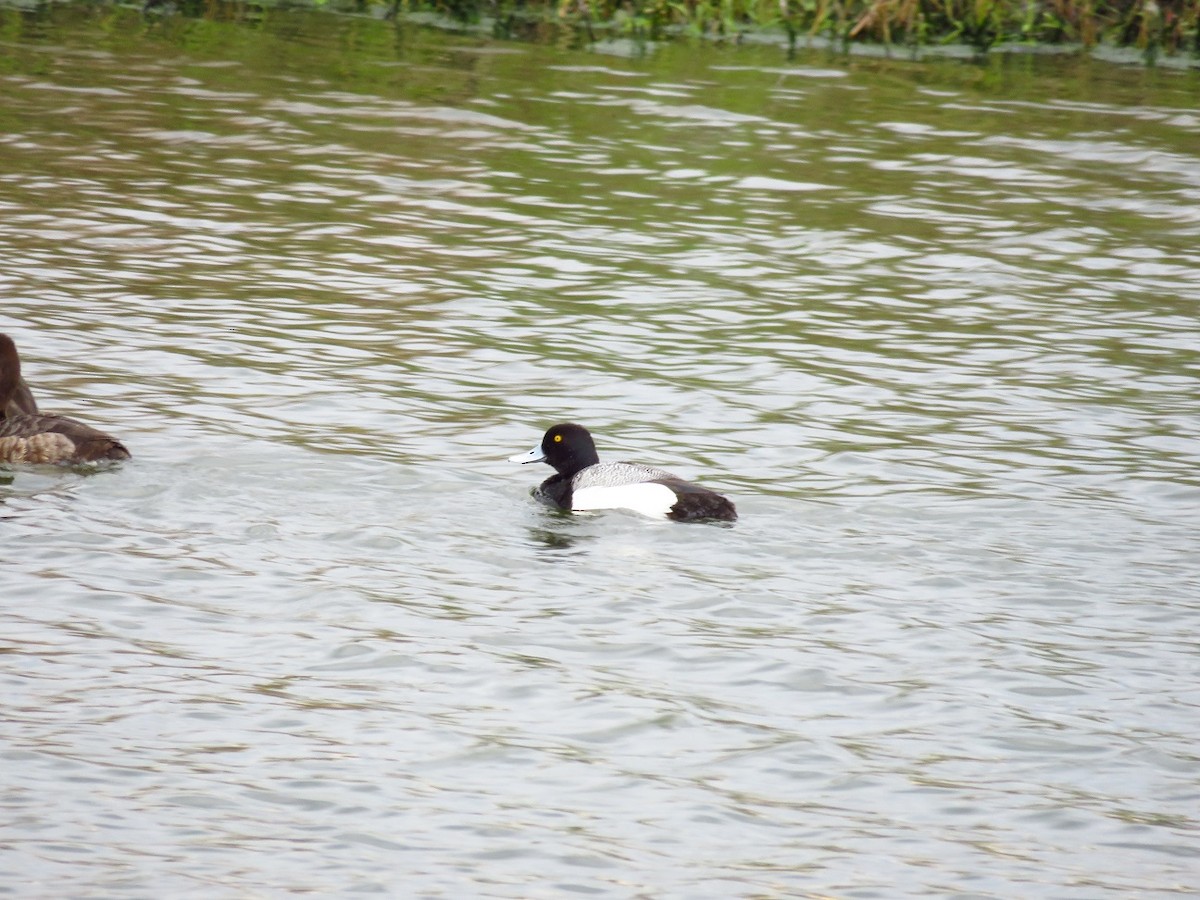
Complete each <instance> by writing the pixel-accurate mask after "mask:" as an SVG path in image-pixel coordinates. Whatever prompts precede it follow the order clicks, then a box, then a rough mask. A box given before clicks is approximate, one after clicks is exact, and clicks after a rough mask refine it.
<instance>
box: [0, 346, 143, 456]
mask: <svg viewBox="0 0 1200 900" xmlns="http://www.w3.org/2000/svg"><path fill="white" fill-rule="evenodd" d="M108 459H129V451H128V450H126V449H125V445H124V444H122V443H121V442H120V441H118V440H117V439H116V438H114V437H112V436H111V435H107V434H105V433H104V432H103V431H97V430H96V429H95V428H92V427H91V426H90V425H84V424H83V423H82V422H76V421H75V420H74V419H68V418H67V417H66V416H58V415H54V414H53V413H40V412H38V408H37V401H35V400H34V399H33V394H32V393H31V392H30V390H29V385H27V384H26V383H25V379H24V378H22V377H21V358H20V357H19V356H18V355H17V345H16V344H14V343H13V341H12V338H10V337H9V336H8V335H7V334H0V462H12V463H66V464H71V463H86V462H98V461H100V460H108Z"/></svg>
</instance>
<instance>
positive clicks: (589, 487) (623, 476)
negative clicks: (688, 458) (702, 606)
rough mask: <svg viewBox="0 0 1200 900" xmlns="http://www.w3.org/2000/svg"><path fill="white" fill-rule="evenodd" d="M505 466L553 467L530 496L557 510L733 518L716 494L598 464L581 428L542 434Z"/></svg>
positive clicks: (635, 466) (624, 466)
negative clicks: (537, 441) (531, 445)
mask: <svg viewBox="0 0 1200 900" xmlns="http://www.w3.org/2000/svg"><path fill="white" fill-rule="evenodd" d="M509 462H519V463H534V462H544V463H547V464H549V465H551V466H553V467H554V469H555V471H556V472H557V473H558V474H557V475H551V476H550V477H549V478H547V479H546V480H545V481H543V482H542V483H541V485H540V486H539V487H538V489H537V491H536V492H535V496H537V498H538V499H539V500H542V501H543V502H545V503H549V504H551V505H553V506H557V507H559V508H560V509H571V510H592V509H631V510H634V511H635V512H639V513H642V514H643V515H647V516H653V517H655V518H661V517H666V518H669V519H677V520H680V521H687V520H690V519H724V520H726V521H730V522H732V521H733V520H734V519H736V518H737V510H736V509H734V506H733V504H732V503H731V502H730V501H729V500H727V499H726V498H725V497H722V496H721V495H720V494H718V493H715V492H714V491H710V490H709V489H708V488H703V487H700V486H699V485H698V484H692V483H691V482H689V481H684V480H683V479H682V478H680V477H679V476H678V475H673V474H671V473H670V472H667V471H665V470H663V469H656V468H655V467H653V466H645V465H642V464H641V463H629V462H615V463H602V462H600V457H599V455H598V454H597V453H596V444H595V442H594V441H593V440H592V436H591V434H590V433H589V432H588V430H587V429H586V428H584V427H583V426H582V425H575V424H571V423H564V424H562V425H555V426H554V427H553V428H551V429H550V430H549V431H547V432H546V434H545V437H543V438H542V442H541V444H539V445H538V446H536V447H534V448H533V449H532V450H530V451H529V452H528V453H519V454H517V455H516V456H510V457H509Z"/></svg>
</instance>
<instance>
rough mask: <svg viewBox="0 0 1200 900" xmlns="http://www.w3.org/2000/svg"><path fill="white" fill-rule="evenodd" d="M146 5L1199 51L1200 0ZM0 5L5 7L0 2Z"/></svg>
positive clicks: (529, 33) (553, 33)
mask: <svg viewBox="0 0 1200 900" xmlns="http://www.w3.org/2000/svg"><path fill="white" fill-rule="evenodd" d="M137 2H143V3H144V4H145V6H144V7H143V10H144V11H145V12H146V13H147V14H149V15H158V14H161V13H163V12H168V13H170V12H178V13H182V14H184V15H185V16H188V17H190V18H200V19H213V20H222V19H243V18H245V17H246V16H247V15H249V16H251V17H253V16H254V11H255V10H264V9H266V8H270V7H308V8H321V9H329V10H331V11H332V10H339V11H349V12H357V13H364V12H367V13H370V12H374V13H375V14H378V15H386V16H388V17H389V18H392V17H400V18H406V19H410V18H411V19H416V20H418V21H429V22H431V24H439V23H440V24H443V25H454V24H458V25H460V26H470V27H473V28H476V29H485V30H489V31H490V32H492V33H493V34H494V35H495V36H498V37H522V38H532V39H543V40H557V41H560V40H562V39H563V38H564V36H566V37H567V38H568V39H569V40H570V41H572V42H573V43H586V42H588V41H592V40H596V39H598V38H601V37H612V36H624V37H635V38H640V39H648V40H658V39H661V38H666V37H673V36H689V35H690V36H697V37H709V38H716V39H724V40H741V39H746V38H748V37H749V36H755V37H759V38H761V37H762V36H764V35H767V36H769V35H771V34H774V35H776V36H779V35H783V36H784V38H785V39H786V41H787V42H788V44H789V45H790V46H792V47H796V46H798V45H801V44H805V43H815V44H817V45H825V46H830V47H834V48H837V49H843V50H844V49H848V48H849V47H850V46H851V45H852V44H870V43H873V44H877V45H885V46H905V47H913V48H919V47H930V46H934V45H942V44H956V45H963V46H967V47H971V48H974V49H975V50H977V51H986V50H988V49H990V48H992V47H995V46H998V45H1024V46H1031V47H1034V46H1036V47H1046V46H1062V47H1072V46H1074V47H1083V48H1085V49H1088V48H1093V47H1097V46H1109V47H1120V48H1137V49H1139V50H1141V52H1142V54H1143V56H1144V58H1145V59H1146V61H1147V62H1150V63H1153V62H1154V61H1155V59H1156V58H1157V57H1158V56H1159V55H1160V54H1165V55H1185V56H1192V57H1195V58H1196V59H1198V60H1200V0H137ZM0 5H6V4H5V0H0Z"/></svg>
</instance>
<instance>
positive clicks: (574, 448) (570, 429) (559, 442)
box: [542, 422, 600, 477]
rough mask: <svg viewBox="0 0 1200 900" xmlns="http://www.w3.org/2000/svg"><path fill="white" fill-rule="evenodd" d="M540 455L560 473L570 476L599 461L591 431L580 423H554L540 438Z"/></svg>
mask: <svg viewBox="0 0 1200 900" xmlns="http://www.w3.org/2000/svg"><path fill="white" fill-rule="evenodd" d="M542 456H543V459H544V461H545V462H546V463H547V464H549V465H551V466H553V467H554V469H555V471H557V472H558V473H559V474H561V475H566V476H568V477H570V476H571V475H574V474H575V473H576V472H578V471H580V470H581V469H586V468H587V467H588V466H594V465H595V464H596V463H598V462H600V457H599V456H598V455H597V453H596V444H595V442H594V441H593V440H592V435H591V433H590V432H589V431H588V430H587V429H586V428H584V427H583V426H582V425H575V424H573V423H571V422H565V423H563V424H561V425H555V426H554V427H553V428H551V429H550V430H549V431H547V432H546V434H545V436H544V437H543V438H542Z"/></svg>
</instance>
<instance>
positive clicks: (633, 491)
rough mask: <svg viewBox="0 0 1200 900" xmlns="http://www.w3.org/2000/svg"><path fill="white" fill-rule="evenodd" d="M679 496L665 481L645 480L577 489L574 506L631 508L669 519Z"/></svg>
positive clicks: (579, 508) (573, 498) (572, 504)
mask: <svg viewBox="0 0 1200 900" xmlns="http://www.w3.org/2000/svg"><path fill="white" fill-rule="evenodd" d="M678 499H679V498H678V497H676V496H675V492H674V491H673V490H671V489H670V488H669V487H667V486H666V485H665V484H655V483H654V482H651V481H643V482H641V483H640V484H622V485H618V486H615V487H588V488H583V489H582V490H578V491H575V493H574V494H573V495H572V497H571V509H574V510H580V511H582V510H588V509H631V510H633V511H634V512H639V513H641V514H642V515H643V516H650V517H651V518H655V519H665V518H666V516H667V513H668V512H670V510H671V507H672V506H674V505H675V503H676V501H677V500H678Z"/></svg>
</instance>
